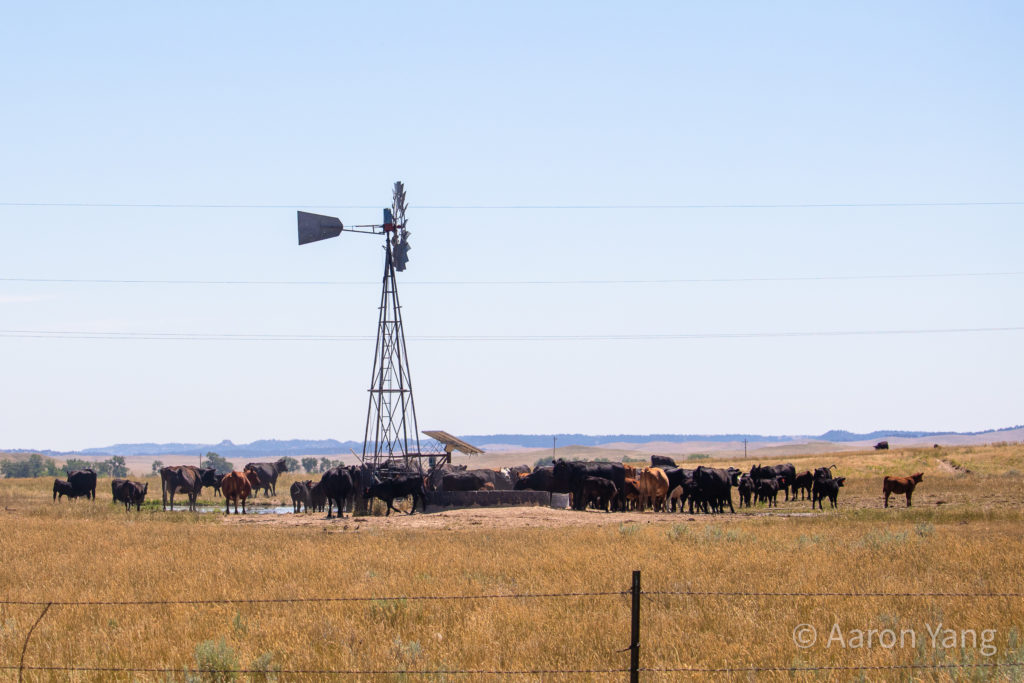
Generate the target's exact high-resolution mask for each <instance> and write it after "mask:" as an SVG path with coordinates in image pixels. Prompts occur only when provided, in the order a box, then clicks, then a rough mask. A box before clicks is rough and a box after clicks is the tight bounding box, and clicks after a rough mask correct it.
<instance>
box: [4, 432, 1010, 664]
mask: <svg viewBox="0 0 1024 683" xmlns="http://www.w3.org/2000/svg"><path fill="white" fill-rule="evenodd" d="M782 461H790V462H793V463H794V464H795V465H796V467H797V469H798V471H799V470H803V469H809V468H813V467H814V466H820V465H829V464H833V463H835V464H836V466H837V475H839V476H847V477H849V479H848V480H847V486H846V487H845V488H844V489H842V490H841V493H840V498H839V505H840V507H839V509H838V510H836V511H832V510H830V509H829V508H828V505H827V504H826V509H825V511H824V512H814V513H811V510H810V504H809V503H808V502H807V501H796V502H789V503H786V502H780V505H779V507H778V509H777V510H775V509H773V510H771V511H768V510H767V509H765V508H763V507H755V508H754V509H753V510H746V509H744V510H743V511H738V512H737V514H735V515H730V514H725V515H688V514H679V513H677V514H667V513H666V514H654V513H626V514H606V513H603V512H589V511H588V512H572V511H567V510H551V509H541V508H509V509H498V510H494V509H476V510H472V509H470V510H449V511H444V512H438V513H431V514H427V515H420V514H417V515H414V516H405V515H402V516H398V517H396V516H395V515H392V516H391V517H390V518H383V517H378V516H370V517H356V518H351V517H349V518H347V519H345V520H330V521H328V520H325V519H323V515H322V514H317V515H291V514H289V515H248V516H246V517H245V518H241V517H240V516H235V515H232V516H231V517H230V518H225V516H224V515H223V514H220V513H206V514H194V513H188V512H174V513H170V512H162V511H161V510H160V501H159V482H158V480H156V479H154V478H151V479H150V482H151V483H150V499H151V501H155V505H153V504H152V503H150V504H148V505H147V506H146V507H144V508H143V510H142V512H141V513H135V512H132V513H129V514H126V513H125V512H124V509H123V507H121V506H116V505H112V504H111V503H110V493H109V480H104V479H101V480H100V485H99V488H98V499H97V501H95V502H88V501H85V500H78V501H72V502H69V501H63V502H61V503H53V502H52V501H51V499H50V484H52V481H50V480H42V479H37V480H3V481H0V558H2V560H0V562H2V564H0V601H6V603H7V604H0V666H5V667H12V666H13V667H14V669H11V668H6V669H0V680H17V676H18V673H17V665H18V663H19V660H20V658H21V656H22V647H23V645H24V643H25V639H26V635H27V634H28V632H29V630H30V628H31V627H32V625H33V623H34V622H35V621H36V619H37V618H38V617H39V615H40V614H41V613H42V611H43V606H44V604H45V603H46V602H48V601H75V600H92V601H174V600H211V601H216V600H234V601H244V600H251V599H278V598H280V599H282V600H283V601H282V602H274V603H245V602H235V603H210V604H194V605H159V604H144V605H94V606H68V605H54V606H52V607H50V608H49V609H48V610H47V612H46V615H45V616H44V618H43V619H41V620H40V621H39V623H38V625H37V626H36V627H35V630H34V632H33V633H32V637H31V640H30V642H29V644H28V647H27V649H26V651H25V655H24V657H25V663H26V665H27V666H79V667H100V668H104V667H105V668H113V669H117V668H135V669H174V670H179V671H175V672H159V671H150V672H135V673H118V672H111V671H102V672H99V671H81V672H76V673H67V672H52V671H32V670H29V671H26V672H25V680H39V681H49V680H74V681H100V680H103V681H107V680H114V681H185V680H232V679H231V678H230V677H227V678H216V677H214V676H212V675H210V674H187V673H184V672H183V671H182V670H185V669H189V670H192V671H196V670H197V669H201V668H216V667H218V666H224V667H226V668H229V669H248V670H258V671H262V672H265V673H264V674H263V675H259V674H242V675H239V676H238V680H338V677H337V676H333V677H332V676H328V675H326V674H324V675H317V674H310V673H306V674H289V673H287V672H289V671H317V670H349V671H362V672H372V671H390V672H395V671H439V670H469V671H476V672H478V673H475V674H440V673H433V674H416V673H411V674H398V673H390V674H373V673H362V674H358V675H354V676H352V677H350V679H351V680H395V681H398V680H401V681H406V680H408V681H412V680H437V681H440V680H444V681H466V680H491V679H502V680H509V679H511V680H546V681H547V680H551V681H557V680H607V679H612V680H622V679H623V678H624V677H625V676H624V674H622V673H610V674H604V673H599V672H598V671H601V670H621V669H623V668H625V667H626V666H627V665H628V653H626V652H623V651H622V650H623V648H625V647H626V646H627V645H628V643H629V627H630V622H629V616H630V603H629V597H628V596H627V595H624V594H618V593H623V592H625V591H627V590H628V588H629V584H630V573H631V571H632V570H634V569H640V570H642V572H643V587H644V590H645V592H646V593H647V594H645V595H644V597H643V601H642V616H641V623H642V652H641V663H642V666H643V667H644V668H646V669H662V670H664V669H681V668H689V669H744V668H750V667H778V668H783V669H786V668H790V667H793V668H797V669H804V668H811V670H806V671H797V672H790V671H758V672H749V671H747V672H743V671H741V672H709V671H698V672H691V673H682V672H678V671H676V672H665V671H662V672H658V671H645V672H644V673H642V674H641V679H642V680H649V681H656V680H707V679H715V680H719V679H721V680H737V681H739V680H789V679H792V678H797V679H801V680H808V681H810V680H839V681H846V680H871V681H875V680H884V681H890V680H907V681H917V680H961V679H979V680H1021V679H1022V678H1024V667H1007V666H1001V667H999V666H993V665H995V664H1006V663H1011V662H1024V643H1022V642H1021V639H1022V636H1024V597H1021V596H1022V595H1024V524H1022V522H1024V513H1022V504H1024V474H1022V473H1024V446H1021V445H1018V444H1010V445H1007V444H1004V445H995V446H984V447H980V446H976V447H964V448H954V449H915V450H898V451H890V452H873V451H872V452H866V453H865V452H860V453H827V454H820V455H806V456H805V455H800V456H795V457H780V458H779V459H778V460H773V461H772V462H782ZM696 464H698V463H696V462H693V463H687V465H688V466H690V465H696ZM714 464H715V465H716V466H721V465H723V464H729V463H728V462H727V461H720V460H715V461H714ZM733 464H736V465H737V466H738V467H741V468H742V469H748V468H749V466H750V464H751V461H746V462H734V463H733ZM764 464H768V463H767V462H766V463H764ZM967 470H969V471H970V472H969V473H968V472H967ZM916 471H924V473H925V476H924V481H923V483H922V484H921V485H920V486H919V488H918V491H917V492H916V493H915V497H914V507H913V508H910V509H906V508H905V507H903V505H904V504H903V502H902V501H898V502H897V507H895V508H894V509H888V510H885V509H883V508H882V500H881V477H882V475H883V474H885V473H891V474H909V473H911V472H916ZM296 478H298V477H296V476H295V475H286V476H284V477H283V478H282V482H281V483H279V486H278V490H279V492H280V493H286V492H287V488H288V483H289V482H290V481H292V480H294V479H296ZM303 478H306V477H303ZM154 492H155V493H154ZM285 497H286V496H284V495H279V496H278V500H277V501H273V502H278V503H280V504H284V503H285V502H286V501H285ZM780 501H781V498H780ZM206 502H208V503H209V504H211V505H216V504H217V503H218V502H219V499H216V500H215V499H212V498H209V499H206ZM261 502H262V501H261ZM604 592H610V593H616V594H614V595H598V596H593V595H592V596H571V597H512V596H516V595H524V594H538V593H544V594H548V593H604ZM694 592H696V593H708V592H711V593H714V592H721V593H808V594H814V593H823V592H827V593H865V592H884V593H971V594H976V593H1003V594H1005V593H1015V594H1016V595H1015V596H1012V597H1006V596H1003V597H958V596H946V597H864V596H844V595H831V596H820V595H786V596H765V595H759V596H753V595H692V594H686V593H694ZM672 593H675V594H672ZM680 593H682V594H680ZM481 595H488V596H509V597H498V598H493V599H456V598H454V597H448V598H447V599H426V600H424V599H406V598H404V597H403V596H481ZM325 597H332V598H340V597H353V598H356V597H358V598H374V599H372V600H363V601H338V602H296V601H294V599H301V598H325ZM11 601H33V602H39V603H43V604H34V605H18V604H9V603H10V602H11ZM802 624H809V625H811V626H812V627H814V628H815V629H816V630H817V634H818V638H817V641H816V642H815V643H814V644H813V645H812V646H810V647H806V648H801V647H799V646H798V645H797V644H796V643H795V642H794V629H797V627H799V626H800V625H802ZM949 629H952V632H953V633H954V635H955V637H953V638H952V639H951V637H950V631H949ZM871 630H874V631H875V632H876V633H875V634H874V635H873V636H869V635H867V632H868V631H871ZM858 631H860V632H862V640H860V641H858V640H857V632H858ZM889 633H891V634H893V635H894V636H895V637H896V642H895V643H894V644H893V643H890V641H889V636H888V634H889ZM972 633H973V634H974V637H973V638H972ZM801 634H802V635H803V636H805V637H806V635H807V631H806V630H805V631H802V632H801ZM868 638H870V639H871V642H870V643H869V642H867V640H868ZM880 640H881V642H879V641H880ZM953 641H955V642H953ZM975 664H982V665H985V666H981V667H975V666H973V665H975ZM891 665H897V666H908V665H914V666H916V667H919V668H916V669H895V670H894V669H885V668H864V669H861V670H859V671H857V670H847V669H827V668H826V669H821V668H820V667H887V666H891ZM928 667H933V668H928ZM934 667H946V668H934ZM950 667H953V668H950ZM509 670H511V671H551V670H584V671H590V672H591V673H565V674H556V673H549V674H531V675H517V676H501V675H498V674H490V673H481V672H489V671H509Z"/></svg>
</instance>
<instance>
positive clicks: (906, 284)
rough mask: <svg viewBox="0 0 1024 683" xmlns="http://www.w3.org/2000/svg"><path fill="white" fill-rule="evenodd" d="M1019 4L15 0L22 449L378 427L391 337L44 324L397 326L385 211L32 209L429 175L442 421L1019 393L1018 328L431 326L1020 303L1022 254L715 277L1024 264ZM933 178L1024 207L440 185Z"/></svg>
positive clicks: (533, 422)
mask: <svg viewBox="0 0 1024 683" xmlns="http://www.w3.org/2000/svg"><path fill="white" fill-rule="evenodd" d="M1022 28H1024V9H1022V6H1021V5H1020V4H1019V3H1010V2H1006V3H933V2H928V3H924V2H922V3H881V2H879V3H858V4H856V5H838V4H832V3H829V4H823V3H701V4H687V3H655V2H649V3H594V2H587V3H568V2H566V3H523V2H517V3H508V4H503V5H497V4H496V3H476V4H472V3H464V2H451V3H438V2H427V3H387V4H384V3H369V2H366V3H288V4H287V5H285V4H283V3H281V4H277V3H251V2H247V3H227V2H225V3H176V4H175V5H174V6H173V7H172V6H169V5H168V6H153V5H151V4H139V3H90V4H89V5H88V7H86V6H82V5H81V4H79V3H67V4H56V3H32V4H30V5H21V6H8V7H5V10H4V20H3V21H2V22H0V65H2V66H0V92H2V93H3V103H4V106H3V107H0V131H2V133H0V151H2V154H0V204H4V205H0V245H2V246H0V321H2V323H0V358H2V359H3V361H2V362H0V447H11V448H54V449H72V448H85V447H90V446H99V445H106V444H109V443H114V442H127V441H143V440H144V441H172V440H173V441H219V440H221V439H225V438H228V439H232V440H234V441H236V442H243V441H251V440H253V439H258V438H325V437H335V438H339V439H360V438H361V437H362V433H363V421H364V419H365V415H366V386H367V384H368V382H369V379H370V369H371V367H370V363H371V360H372V353H373V342H372V340H366V339H357V340H352V341H307V340H299V341H273V342H271V341H228V340H223V339H216V340H211V341H195V340H191V341H168V340H127V339H99V340H83V339H71V338H58V339H38V338H33V337H30V336H28V335H26V334H25V331H34V330H41V331H95V332H122V333H123V332H156V333H202V334H214V335H225V334H283V335H300V336H302V335H313V334H324V335H332V336H349V335H352V336H359V337H372V335H373V334H374V333H375V331H376V320H377V312H376V305H377V300H378V285H377V284H375V283H376V281H377V280H378V279H379V274H380V269H381V254H380V248H379V244H377V242H376V239H375V238H371V237H367V236H362V235H342V236H341V237H340V238H339V239H337V240H332V241H330V242H325V243H322V244H314V245H309V246H304V247H302V248H299V247H298V246H297V245H296V240H295V211H294V209H293V208H234V209H232V208H145V207H135V208H126V207H109V206H108V207H70V206H46V207H40V206H24V205H23V204H29V203H44V204H45V203H49V204H66V203H93V204H200V205H208V204H230V205H239V204H242V205H287V206H299V207H314V206H321V205H335V206H365V207H375V208H366V209H355V208H351V209H350V208H337V209H322V210H320V212H322V213H330V214H335V215H339V216H340V217H341V218H342V220H343V221H345V222H346V223H358V222H374V221H376V220H378V217H379V215H380V209H379V208H376V207H383V206H385V205H387V204H389V203H390V188H391V184H392V183H393V182H394V181H395V180H403V181H405V183H406V186H407V191H408V198H409V203H410V212H409V218H410V229H411V231H412V238H411V242H412V245H413V250H412V252H411V253H410V256H411V261H410V264H409V270H408V271H406V272H405V273H403V274H402V275H401V276H400V277H401V280H400V285H399V286H400V288H401V296H402V303H403V305H404V316H405V328H406V334H407V335H408V337H409V339H408V347H409V354H410V361H411V365H412V373H413V381H414V387H415V389H416V402H417V410H418V414H419V422H420V427H421V428H424V429H432V428H434V429H445V430H448V431H450V432H454V433H462V434H468V433H478V434H479V433H488V432H529V433H549V432H587V433H647V432H662V433H664V432H684V433H713V432H760V433H775V434H778V433H789V434H794V433H820V432H822V431H825V430H827V429H831V428H845V429H852V430H865V431H866V430H872V429H878V428H904V429H956V430H975V429H983V428H987V427H1000V426H1008V425H1012V424H1019V423H1022V422H1024V417H1022V414H1021V411H1020V405H1021V402H1020V399H1019V388H1020V387H1021V386H1022V383H1024V364H1022V363H1021V362H1020V360H1019V359H1020V348H1021V342H1022V341H1024V332H1021V331H1003V332H971V333H950V334H914V335H871V336H837V337H821V336H811V337H764V336H759V337H753V338H741V339H730V338H724V339H723V338H721V337H716V336H712V337H711V338H702V339H681V338H673V339H666V340H651V339H636V338H634V339H629V340H621V341H608V340H595V339H579V338H576V339H558V340H554V341H544V340H536V339H533V340H527V341H523V340H513V341H499V340H495V339H481V340H451V339H449V340H432V339H425V338H424V337H436V336H465V335H474V336H481V337H499V336H507V335H525V336H540V335H553V336H560V337H581V336H582V337H587V336H602V335H658V334H667V335H692V334H697V335H722V334H733V333H747V332H750V333H780V332H835V331H881V330H932V329H968V328H970V329H974V328H1007V327H1022V326H1024V315H1022V314H1021V312H1020V311H1021V307H1020V304H1019V301H1020V300H1021V295H1022V294H1024V276H1022V275H1019V274H1016V275H1005V274H1004V275H984V276H974V277H956V278H953V277H943V278H901V279H884V278H883V279H850V280H795V281H794V280H787V281H749V280H748V281H733V282H683V280H709V279H710V280H721V279H738V280H744V279H750V278H799V277H815V276H875V275H923V274H954V273H1020V272H1021V271H1024V266H1022V258H1021V257H1022V255H1024V235H1022V230H1021V224H1022V217H1024V205H1021V204H1020V202H1024V192H1022V190H1021V188H1022V187H1024V136H1022V134H1021V124H1020V122H1021V121H1024V94H1022V93H1024V89H1022V88H1021V83H1022V82H1024V45H1022V42H1021V40H1020V35H1021V30H1022ZM918 202H920V203H943V202H968V203H970V202H1018V204H1016V205H999V206H978V205H971V206H955V207H954V206H930V207H921V206H914V207H878V206H875V207H864V206H860V207H827V208H726V209H723V208H716V209H694V208H670V209H664V208H628V209H607V208H604V209H602V208H588V209H550V208H540V209H522V208H519V209H494V208H487V209H465V208H462V209H443V208H427V207H442V206H468V205H473V206H505V207H507V206H526V205H528V206H564V205H572V206H580V205H586V206H607V205H629V206H634V207H636V206H644V207H651V206H659V205H660V206H664V205H674V206H678V205H687V206H689V205H709V204H851V203H852V204H857V203H868V204H877V203H918ZM15 204H22V206H16V205H15ZM4 278H6V279H4ZM38 278H43V279H65V280H98V279H113V280H245V281H281V280H287V281H304V280H305V281H308V280H315V281H343V282H355V283H369V284H355V285H269V284H268V285H198V284H192V285H185V284H177V285H175V284H154V283H143V284H123V283H122V284H97V283H82V282H77V283H76V282H64V283H39V282H26V281H24V280H26V279H38ZM580 280H587V281H595V280H597V281H602V283H600V284H524V283H525V282H528V281H544V282H548V283H551V282H556V283H557V282H565V281H580ZM634 280H646V281H651V280H661V281H672V282H659V283H652V282H646V283H635V282H634V283H624V282H622V281H634ZM441 282H445V283H453V282H454V283H462V284H437V283H441ZM480 282H491V283H494V282H501V283H506V284H469V283H480ZM508 283H514V284H508ZM4 331H6V336H5V332H4Z"/></svg>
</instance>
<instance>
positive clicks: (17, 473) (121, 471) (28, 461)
mask: <svg viewBox="0 0 1024 683" xmlns="http://www.w3.org/2000/svg"><path fill="white" fill-rule="evenodd" d="M87 467H88V468H90V469H92V470H94V471H95V472H96V474H97V475H99V476H101V477H116V478H124V477H127V476H128V466H127V465H126V464H125V461H124V456H120V455H114V456H111V457H109V458H107V459H106V460H103V461H102V462H93V461H90V460H80V459H78V458H68V459H67V460H65V461H64V464H63V465H58V464H57V461H56V460H54V459H53V458H47V457H44V456H42V455H40V454H39V453H32V454H31V455H29V456H28V457H27V458H24V459H21V460H9V459H6V460H3V461H0V474H3V476H4V477H5V478H8V479H30V478H32V477H64V476H67V474H68V472H74V471H75V470H83V469H85V468H87Z"/></svg>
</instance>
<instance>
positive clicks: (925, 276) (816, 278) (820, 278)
mask: <svg viewBox="0 0 1024 683" xmlns="http://www.w3.org/2000/svg"><path fill="white" fill-rule="evenodd" d="M1020 275H1024V271H1019V270H1011V271H994V272H976V273H907V274H899V273H888V274H880V275H793V276H779V277H718V278H672V279H659V280H652V279H633V280H628V279H627V280H432V281H428V280H411V281H408V282H403V283H402V284H403V286H409V285H415V286H430V285H435V286H436V285H443V286H463V285H468V286H474V287H478V286H511V285H671V284H717V283H730V282H734V283H735V282H826V281H856V280H934V279H944V278H979V277H1017V276H1020ZM0 282H23V283H30V284H100V285H259V286H281V285H317V286H368V285H374V286H380V282H379V281H376V280H374V281H370V280H366V281H359V280H130V279H98V278H28V277H0Z"/></svg>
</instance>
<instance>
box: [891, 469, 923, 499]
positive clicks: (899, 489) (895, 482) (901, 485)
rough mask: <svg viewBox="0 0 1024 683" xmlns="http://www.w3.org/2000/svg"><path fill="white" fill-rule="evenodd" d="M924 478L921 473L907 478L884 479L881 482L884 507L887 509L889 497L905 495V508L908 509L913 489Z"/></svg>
mask: <svg viewBox="0 0 1024 683" xmlns="http://www.w3.org/2000/svg"><path fill="white" fill-rule="evenodd" d="M923 478H924V473H923V472H918V473H917V474H912V475H910V476H909V477H886V478H885V479H883V480H882V493H883V494H884V495H885V507H889V496H890V495H891V494H893V493H905V494H907V507H910V497H911V496H912V495H913V494H914V487H915V486H917V485H918V484H920V483H921V480H922V479H923Z"/></svg>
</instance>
